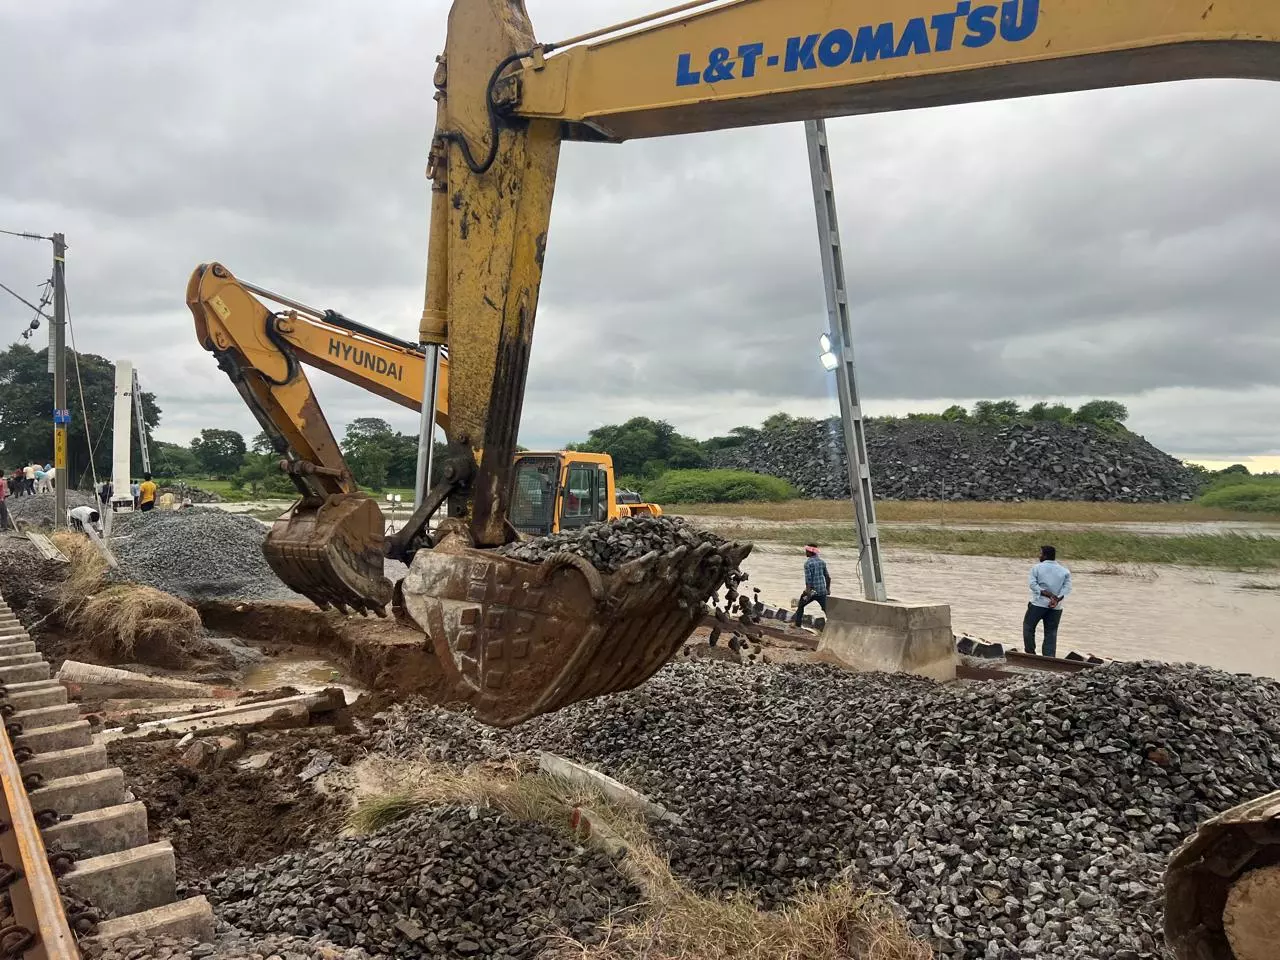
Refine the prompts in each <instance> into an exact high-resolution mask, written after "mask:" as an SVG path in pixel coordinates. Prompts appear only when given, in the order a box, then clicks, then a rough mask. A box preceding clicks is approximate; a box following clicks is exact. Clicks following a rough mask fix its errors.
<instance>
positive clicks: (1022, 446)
mask: <svg viewBox="0 0 1280 960" xmlns="http://www.w3.org/2000/svg"><path fill="white" fill-rule="evenodd" d="M867 450H868V459H869V460H870V462H871V482H872V485H873V486H874V488H875V492H876V496H878V497H880V498H882V499H887V500H1107V501H1131V502H1135V503H1136V502H1148V501H1165V500H1190V499H1192V498H1193V497H1195V496H1196V495H1197V493H1198V492H1199V480H1198V479H1197V477H1196V475H1195V474H1194V473H1193V472H1192V471H1191V470H1189V469H1188V468H1187V467H1186V466H1185V465H1184V464H1183V463H1182V462H1181V461H1179V460H1176V459H1174V458H1173V457H1171V456H1169V455H1168V454H1167V453H1164V452H1163V451H1161V450H1159V449H1157V448H1156V447H1154V446H1152V445H1151V444H1150V443H1148V442H1147V441H1146V440H1144V439H1143V438H1142V437H1139V436H1137V435H1136V434H1133V433H1129V432H1127V431H1124V432H1116V433H1113V432H1110V431H1106V430H1102V429H1100V428H1098V427H1093V426H1086V425H1068V424H1061V423H1034V424H1012V425H1009V426H1003V427H1001V426H983V425H980V424H973V423H939V422H936V421H935V422H931V421H911V420H907V421H893V422H890V421H884V420H870V421H868V422H867ZM712 459H713V463H714V465H715V466H717V467H729V468H734V469H739V470H750V471H752V472H755V473H765V474H770V475H772V476H777V477H782V478H784V479H786V480H788V481H790V482H791V484H792V485H793V486H794V487H795V488H796V489H797V490H799V491H800V493H801V494H802V495H803V496H806V497H811V498H814V499H819V500H840V499H843V498H845V497H848V496H849V473H848V468H847V466H846V464H845V452H844V443H843V440H842V438H841V433H840V422H839V421H838V420H825V421H811V420H804V421H798V422H796V423H793V424H789V425H787V426H785V427H783V428H781V429H779V430H770V431H765V432H762V433H761V434H760V435H759V436H757V437H755V438H753V439H750V440H748V441H747V442H745V443H744V444H742V445H741V446H738V447H730V448H728V449H726V450H721V451H719V452H717V453H716V454H715V455H714V456H713V458H712Z"/></svg>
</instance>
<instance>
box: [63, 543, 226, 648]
mask: <svg viewBox="0 0 1280 960" xmlns="http://www.w3.org/2000/svg"><path fill="white" fill-rule="evenodd" d="M53 541H54V543H55V544H56V545H57V546H58V549H60V550H61V551H62V552H63V554H65V555H66V557H67V559H68V560H70V561H71V564H70V571H69V573H68V574H67V578H66V579H65V580H64V581H63V582H62V585H61V587H60V591H59V598H58V606H59V610H60V612H61V615H62V618H63V620H64V621H65V622H66V623H67V624H68V625H69V626H71V627H72V628H73V629H75V630H76V631H78V632H81V633H83V634H84V635H85V636H87V637H88V639H89V645H90V647H91V648H92V649H93V650H94V652H95V653H97V654H98V655H100V656H102V657H104V658H105V659H107V660H108V661H111V662H123V661H129V660H137V661H139V662H142V663H149V664H154V665H156V666H161V667H183V666H188V665H189V664H188V659H187V653H186V651H187V650H188V649H189V648H190V646H191V645H192V644H193V643H194V641H195V640H196V638H197V637H198V636H199V633H200V627H201V624H200V614H198V613H197V612H196V611H195V610H194V609H193V608H192V607H190V606H189V605H187V604H186V603H183V602H182V601H181V600H179V599H178V598H177V597H174V596H172V595H170V594H167V593H164V592H162V591H160V590H156V589H154V588H152V587H144V586H140V585H138V584H117V585H114V586H108V585H107V582H106V574H107V562H106V561H105V560H104V559H103V557H102V554H101V553H99V552H98V549H97V547H95V546H94V545H93V543H92V542H90V541H89V539H88V538H87V537H83V536H81V535H80V534H77V533H71V532H62V533H58V534H55V535H54V537H53Z"/></svg>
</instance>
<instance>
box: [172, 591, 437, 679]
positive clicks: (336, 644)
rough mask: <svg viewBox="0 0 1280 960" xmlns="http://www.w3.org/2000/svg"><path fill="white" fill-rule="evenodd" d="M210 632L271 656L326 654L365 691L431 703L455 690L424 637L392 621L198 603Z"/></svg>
mask: <svg viewBox="0 0 1280 960" xmlns="http://www.w3.org/2000/svg"><path fill="white" fill-rule="evenodd" d="M196 608H197V609H198V610H199V612H200V616H201V618H202V619H203V620H204V623H205V626H206V627H207V628H208V629H211V630H216V631H218V632H220V633H226V634H231V635H234V636H237V637H242V638H244V639H246V640H251V641H254V642H255V643H258V644H262V645H265V648H266V652H267V653H269V654H270V655H271V656H273V657H285V658H288V657H295V658H298V657H307V658H310V657H314V651H317V650H321V651H324V652H326V653H328V654H330V655H331V656H333V657H334V658H335V659H337V660H338V661H340V662H341V663H342V664H343V666H345V668H346V671H347V672H348V673H349V675H350V676H351V677H352V678H353V679H354V680H355V681H356V682H357V683H358V684H359V685H361V686H363V687H366V688H367V689H369V690H378V691H382V692H384V693H387V694H393V695H397V696H415V695H416V696H424V697H427V698H428V699H431V700H432V701H433V702H441V698H446V699H447V697H448V693H449V690H450V689H451V687H450V685H449V683H448V681H447V680H446V678H445V675H444V673H443V671H442V670H441V669H440V663H439V661H438V660H437V659H436V655H435V651H434V650H433V649H432V646H431V642H430V641H429V640H428V639H427V637H426V634H424V633H423V632H422V631H421V630H419V629H418V628H417V627H416V626H411V625H408V624H405V623H402V622H400V621H398V620H396V619H394V618H387V619H378V618H375V617H359V616H344V615H343V614H341V613H339V612H337V611H336V610H327V611H325V610H318V609H316V608H315V607H312V606H304V605H302V604H292V603H232V602H226V601H205V602H202V603H198V604H197V605H196Z"/></svg>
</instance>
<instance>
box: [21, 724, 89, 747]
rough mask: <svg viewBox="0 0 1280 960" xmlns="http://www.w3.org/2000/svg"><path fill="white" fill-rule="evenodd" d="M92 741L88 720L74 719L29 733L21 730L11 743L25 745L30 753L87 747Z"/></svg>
mask: <svg viewBox="0 0 1280 960" xmlns="http://www.w3.org/2000/svg"><path fill="white" fill-rule="evenodd" d="M92 742H93V734H91V733H90V732H89V721H88V720H75V721H73V722H71V723H60V724H57V725H56V726H52V727H41V728H40V729H38V730H32V731H31V732H29V733H28V732H23V733H22V734H20V735H19V736H17V737H15V738H14V741H13V745H14V746H15V747H27V748H29V749H30V750H31V752H32V753H47V752H49V751H50V750H70V749H71V748H72V747H87V746H89V744H91V743H92Z"/></svg>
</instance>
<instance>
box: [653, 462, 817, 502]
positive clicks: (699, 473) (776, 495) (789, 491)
mask: <svg viewBox="0 0 1280 960" xmlns="http://www.w3.org/2000/svg"><path fill="white" fill-rule="evenodd" d="M644 493H645V499H647V500H650V501H653V502H654V503H659V504H668V503H742V502H745V501H760V500H790V499H792V498H793V497H795V495H796V491H795V488H794V487H792V486H791V484H789V483H787V481H785V480H781V479H779V478H778V477H766V476H763V475H761V474H758V473H747V472H746V471H745V470H669V471H667V472H666V473H664V474H663V475H662V476H660V477H658V479H656V480H654V481H653V482H652V483H649V484H647V485H646V486H645V489H644Z"/></svg>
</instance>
